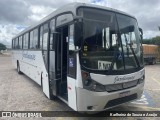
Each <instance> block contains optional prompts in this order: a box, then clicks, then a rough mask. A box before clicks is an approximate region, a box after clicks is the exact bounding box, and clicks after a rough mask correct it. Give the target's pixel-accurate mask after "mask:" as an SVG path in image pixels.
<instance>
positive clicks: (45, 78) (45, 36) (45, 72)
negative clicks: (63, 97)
mask: <svg viewBox="0 0 160 120" xmlns="http://www.w3.org/2000/svg"><path fill="white" fill-rule="evenodd" d="M48 40H49V29H46V30H44V31H43V45H42V56H43V60H44V64H45V68H44V69H45V70H43V73H42V78H43V79H42V88H43V92H44V93H45V95H46V96H47V97H48V98H50V92H49V90H50V89H49V79H48V76H49V75H48Z"/></svg>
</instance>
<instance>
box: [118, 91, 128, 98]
mask: <svg viewBox="0 0 160 120" xmlns="http://www.w3.org/2000/svg"><path fill="white" fill-rule="evenodd" d="M128 95H130V91H127V92H123V93H120V94H119V97H125V96H128Z"/></svg>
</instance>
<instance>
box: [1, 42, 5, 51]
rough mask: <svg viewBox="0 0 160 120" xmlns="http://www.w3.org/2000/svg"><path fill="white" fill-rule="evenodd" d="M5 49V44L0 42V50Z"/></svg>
mask: <svg viewBox="0 0 160 120" xmlns="http://www.w3.org/2000/svg"><path fill="white" fill-rule="evenodd" d="M6 49H7V48H6V46H5V45H4V44H2V43H0V51H1V50H6Z"/></svg>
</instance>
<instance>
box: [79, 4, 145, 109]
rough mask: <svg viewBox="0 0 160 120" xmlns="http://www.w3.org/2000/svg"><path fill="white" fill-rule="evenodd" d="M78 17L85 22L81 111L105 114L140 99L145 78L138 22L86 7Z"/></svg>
mask: <svg viewBox="0 0 160 120" xmlns="http://www.w3.org/2000/svg"><path fill="white" fill-rule="evenodd" d="M78 15H79V16H81V17H82V21H83V22H82V23H81V24H82V27H83V40H82V41H81V51H80V63H81V74H82V82H83V89H82V88H77V94H78V95H77V97H78V99H77V101H78V109H79V110H83V111H102V110H105V109H109V108H111V107H114V106H117V105H120V104H122V103H126V102H130V101H133V100H136V99H138V98H140V97H141V95H142V93H143V87H144V78H145V77H144V66H143V55H142V47H141V36H140V31H139V28H138V24H137V21H136V19H135V18H134V17H132V16H129V15H125V14H122V13H119V12H116V11H114V12H113V11H105V10H102V9H94V8H86V7H84V8H83V7H82V8H79V9H78ZM77 32H78V31H77Z"/></svg>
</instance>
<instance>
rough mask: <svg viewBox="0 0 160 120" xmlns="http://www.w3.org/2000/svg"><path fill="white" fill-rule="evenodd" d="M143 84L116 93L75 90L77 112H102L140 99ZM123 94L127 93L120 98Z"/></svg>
mask: <svg viewBox="0 0 160 120" xmlns="http://www.w3.org/2000/svg"><path fill="white" fill-rule="evenodd" d="M143 88H144V83H141V84H138V85H137V86H136V87H133V88H129V89H125V90H120V91H116V92H110V93H108V92H94V91H89V90H86V89H82V88H77V110H78V111H84V112H85V111H104V110H107V109H109V108H113V107H115V106H118V105H120V104H123V103H127V102H130V101H133V100H136V99H140V98H141V96H142V93H143ZM123 93H128V94H127V95H125V96H123V97H122V96H121V95H122V94H123Z"/></svg>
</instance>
